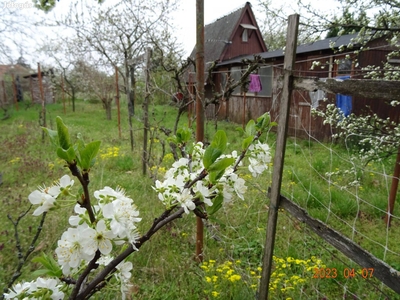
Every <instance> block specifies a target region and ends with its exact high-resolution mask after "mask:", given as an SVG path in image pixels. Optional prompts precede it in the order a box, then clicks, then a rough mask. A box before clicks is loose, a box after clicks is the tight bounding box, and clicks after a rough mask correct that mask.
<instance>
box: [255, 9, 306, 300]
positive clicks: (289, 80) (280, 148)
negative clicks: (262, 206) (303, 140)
mask: <svg viewBox="0 0 400 300" xmlns="http://www.w3.org/2000/svg"><path fill="white" fill-rule="evenodd" d="M298 27H299V15H297V14H294V15H291V16H289V24H288V29H287V39H286V48H285V60H284V67H283V69H284V77H283V90H282V98H281V103H280V109H279V123H278V134H277V140H276V150H275V158H274V170H273V173H272V187H271V202H270V206H269V211H268V223H267V235H266V240H265V247H264V257H263V266H262V273H261V282H260V293H259V298H258V299H259V300H264V299H268V288H269V281H270V278H271V270H272V255H273V251H274V244H275V233H276V224H277V221H278V208H279V202H280V192H281V183H282V172H283V164H284V159H285V148H286V136H287V127H288V121H289V110H290V98H291V94H292V90H293V69H294V63H295V59H296V45H297V33H298Z"/></svg>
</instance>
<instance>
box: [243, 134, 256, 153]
mask: <svg viewBox="0 0 400 300" xmlns="http://www.w3.org/2000/svg"><path fill="white" fill-rule="evenodd" d="M253 139H254V137H253V136H248V137H247V138H245V139H244V140H243V142H242V149H243V150H245V149H247V147H249V146H250V144H251V143H252V142H253Z"/></svg>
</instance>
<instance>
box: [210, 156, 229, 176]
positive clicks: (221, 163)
mask: <svg viewBox="0 0 400 300" xmlns="http://www.w3.org/2000/svg"><path fill="white" fill-rule="evenodd" d="M234 162H235V159H234V158H233V157H225V158H223V159H220V160H218V161H216V162H215V163H213V164H212V165H211V166H210V167H209V168H208V169H207V170H208V171H209V172H215V171H218V172H220V171H225V169H226V168H227V167H229V166H230V165H231V164H233V163H234Z"/></svg>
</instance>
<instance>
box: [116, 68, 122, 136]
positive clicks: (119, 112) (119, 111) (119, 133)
mask: <svg viewBox="0 0 400 300" xmlns="http://www.w3.org/2000/svg"><path fill="white" fill-rule="evenodd" d="M115 89H116V92H117V96H115V101H116V103H117V113H118V136H119V138H121V107H120V104H119V84H118V67H117V66H115Z"/></svg>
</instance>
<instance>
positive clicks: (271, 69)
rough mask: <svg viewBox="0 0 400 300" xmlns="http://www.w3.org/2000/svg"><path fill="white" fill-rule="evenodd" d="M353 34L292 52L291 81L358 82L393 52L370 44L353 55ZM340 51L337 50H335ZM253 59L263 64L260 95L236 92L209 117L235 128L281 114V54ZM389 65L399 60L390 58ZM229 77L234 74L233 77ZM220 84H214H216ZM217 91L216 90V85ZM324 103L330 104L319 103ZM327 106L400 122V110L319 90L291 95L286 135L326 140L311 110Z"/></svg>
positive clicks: (229, 65)
mask: <svg viewBox="0 0 400 300" xmlns="http://www.w3.org/2000/svg"><path fill="white" fill-rule="evenodd" d="M356 38H357V34H353V35H344V36H340V37H333V38H328V39H325V40H320V41H316V42H314V43H308V44H304V45H300V46H298V47H297V50H296V63H295V67H294V76H302V77H304V76H310V77H318V78H321V79H323V78H339V79H340V80H345V79H348V78H354V79H362V78H364V75H365V71H363V68H364V67H366V66H368V65H375V66H382V64H383V63H384V62H385V61H386V55H387V54H388V53H390V52H391V51H392V50H393V47H392V46H390V45H388V43H387V41H386V39H385V38H379V39H374V40H372V41H369V42H368V43H367V44H366V46H364V47H365V49H368V50H366V51H362V52H359V53H358V54H355V53H354V50H356V49H359V48H360V47H361V45H360V44H358V43H357V42H356ZM339 48H340V49H341V50H340V51H339ZM257 55H259V56H261V57H262V58H263V59H264V62H265V63H264V65H262V66H261V68H260V69H259V70H258V74H257V75H258V76H259V77H260V80H261V83H262V89H261V91H260V92H256V93H255V92H249V91H247V92H245V91H242V90H240V89H239V88H238V89H236V90H235V92H234V93H233V95H232V96H231V97H230V98H229V100H226V101H225V102H226V104H225V107H226V109H225V110H221V109H216V108H212V107H208V108H207V117H211V116H212V115H213V114H215V115H217V117H218V118H219V119H226V120H229V121H233V122H236V123H245V122H247V121H248V120H249V119H256V118H257V117H258V116H260V115H261V114H263V113H265V112H267V111H268V112H270V114H271V117H272V119H275V120H276V119H277V118H278V114H279V99H280V97H279V96H280V92H281V87H280V85H279V82H280V81H281V79H282V77H283V61H284V52H283V50H277V51H272V52H262V53H258V54H257ZM253 57H254V55H245V56H239V57H236V58H232V59H229V60H225V61H222V62H219V63H218V64H217V68H216V73H217V74H218V75H219V76H221V74H222V72H226V74H228V76H229V75H231V74H238V73H239V75H238V76H240V72H241V70H243V69H244V68H245V64H244V63H243V61H245V60H246V59H247V60H249V59H252V58H253ZM392 62H393V63H399V62H400V60H396V59H392ZM231 76H232V75H231ZM216 82H217V83H218V80H217V81H216ZM217 88H218V86H217ZM322 98H327V99H328V101H326V102H325V101H320V100H321V99H322ZM328 103H335V104H336V105H338V106H339V107H340V108H341V109H342V110H343V111H344V113H345V114H349V113H355V114H357V115H360V114H365V113H370V112H371V111H373V112H374V113H377V115H378V116H379V117H381V118H388V117H389V118H391V119H392V120H393V121H399V119H400V111H399V110H398V109H393V107H391V106H390V105H389V104H388V103H387V101H383V100H379V99H364V98H362V97H356V96H354V97H352V96H346V95H339V94H338V95H335V94H324V93H323V91H316V92H308V91H300V90H295V91H294V92H293V94H292V102H291V110H290V119H289V127H288V131H289V134H290V135H292V136H294V135H295V136H298V137H309V136H312V137H314V138H316V139H319V140H329V139H330V137H331V135H332V131H331V128H330V127H329V126H325V125H324V124H323V120H322V118H320V117H315V116H313V115H312V114H311V108H312V107H314V108H319V109H324V106H326V105H327V104H328Z"/></svg>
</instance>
